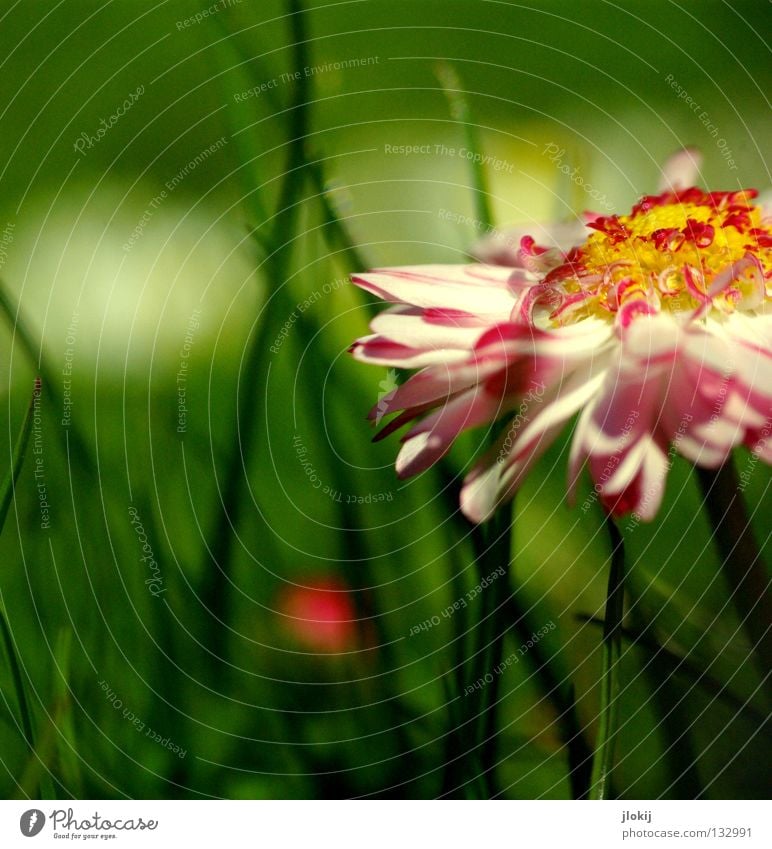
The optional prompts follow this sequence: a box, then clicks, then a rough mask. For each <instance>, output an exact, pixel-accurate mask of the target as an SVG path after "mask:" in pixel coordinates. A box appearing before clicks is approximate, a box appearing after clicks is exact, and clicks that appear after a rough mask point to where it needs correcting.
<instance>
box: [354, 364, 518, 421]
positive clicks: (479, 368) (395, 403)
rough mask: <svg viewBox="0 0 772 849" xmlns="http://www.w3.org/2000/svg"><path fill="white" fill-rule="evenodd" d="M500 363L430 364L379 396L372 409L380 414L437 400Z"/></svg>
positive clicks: (472, 382)
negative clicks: (390, 390)
mask: <svg viewBox="0 0 772 849" xmlns="http://www.w3.org/2000/svg"><path fill="white" fill-rule="evenodd" d="M503 365H504V363H497V362H489V363H486V364H480V363H477V362H475V361H474V360H471V361H464V362H461V363H454V364H451V365H434V366H430V367H429V368H426V369H424V370H423V371H420V372H418V374H415V375H413V376H412V377H411V378H409V379H408V380H406V381H405V383H403V384H402V385H401V386H398V387H397V388H396V389H395V390H394V392H391V393H389V395H387V396H386V397H384V398H382V399H381V400H380V401H379V403H378V404H377V405H376V407H375V408H374V409H376V408H377V409H378V412H379V413H380V415H381V416H383V415H388V414H389V413H393V412H395V411H396V410H401V409H405V408H407V407H413V406H416V405H420V404H427V403H440V402H441V401H442V400H444V399H447V398H449V397H450V396H452V395H455V394H457V393H458V392H461V391H463V390H464V389H469V388H470V387H471V386H474V385H475V384H476V383H481V382H482V381H484V380H485V379H486V378H488V377H489V376H490V375H491V374H493V373H495V372H496V371H500V370H501V369H502V367H503ZM371 417H374V416H371Z"/></svg>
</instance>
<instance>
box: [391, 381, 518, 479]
mask: <svg viewBox="0 0 772 849" xmlns="http://www.w3.org/2000/svg"><path fill="white" fill-rule="evenodd" d="M501 404H502V401H501V399H500V398H497V397H495V396H493V395H490V394H489V393H487V392H486V391H485V389H484V387H482V386H476V387H474V388H473V389H470V390H468V391H467V392H463V393H461V394H460V395H458V396H456V397H455V398H454V399H453V400H452V401H450V402H448V403H447V404H445V405H444V406H443V407H441V408H439V409H438V410H435V412H433V413H431V414H430V415H428V416H427V417H426V418H425V419H423V420H422V421H420V422H419V423H418V424H417V425H415V426H414V427H413V428H412V429H411V430H410V431H409V432H408V433H407V435H406V436H405V438H404V440H405V441H404V444H403V446H402V449H401V450H400V452H399V454H398V455H397V463H396V468H397V475H398V476H399V477H400V478H408V477H412V476H413V475H417V474H418V473H419V472H423V471H424V470H426V469H428V468H429V466H432V465H434V464H435V463H436V462H437V461H438V460H439V459H441V458H442V457H444V456H445V454H446V453H447V452H448V450H449V449H450V446H451V444H452V443H453V440H454V439H455V438H456V437H457V436H458V435H459V434H460V433H461V432H462V431H464V430H467V429H468V428H472V427H476V426H477V425H481V424H486V423H488V422H491V421H493V420H494V419H495V418H496V417H497V416H498V415H499V414H500V412H501Z"/></svg>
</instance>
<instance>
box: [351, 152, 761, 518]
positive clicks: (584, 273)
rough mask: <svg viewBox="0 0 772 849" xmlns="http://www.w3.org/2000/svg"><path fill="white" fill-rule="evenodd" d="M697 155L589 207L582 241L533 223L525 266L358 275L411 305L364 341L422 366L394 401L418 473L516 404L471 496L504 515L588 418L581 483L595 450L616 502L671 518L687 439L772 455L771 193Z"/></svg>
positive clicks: (393, 359)
mask: <svg viewBox="0 0 772 849" xmlns="http://www.w3.org/2000/svg"><path fill="white" fill-rule="evenodd" d="M696 166H697V157H696V154H695V153H694V152H693V151H682V152H681V153H679V154H678V155H677V156H676V157H675V158H674V159H673V160H671V161H670V162H669V163H668V164H667V165H666V166H665V170H664V173H665V183H666V186H663V187H662V188H663V190H662V191H661V192H660V193H659V194H657V195H647V196H645V197H643V198H641V200H639V202H638V203H637V204H635V206H634V207H633V208H632V210H631V211H630V212H629V213H628V214H627V215H611V216H597V215H592V214H587V215H586V216H585V220H584V223H583V225H582V226H581V230H582V231H583V233H582V235H578V233H577V238H576V241H575V243H574V244H573V245H567V244H566V243H565V242H566V238H567V235H568V234H569V233H570V228H566V227H565V225H564V226H562V227H561V228H560V229H559V231H558V232H557V233H556V234H555V236H554V238H553V239H552V243H551V244H548V245H538V244H537V243H536V242H535V241H534V239H533V238H531V237H530V236H528V235H522V238H521V239H520V246H519V249H518V250H516V251H509V252H504V253H502V251H501V239H500V238H499V239H498V240H488V242H487V243H484V244H482V245H481V246H479V248H478V251H477V253H478V255H481V256H482V257H483V258H484V259H488V260H495V261H496V262H499V263H500V262H502V261H503V262H507V263H508V265H499V264H491V263H487V264H486V263H481V264H473V265H465V266H416V267H406V268H391V269H383V270H379V271H374V272H372V273H370V274H362V275H356V276H355V277H354V282H355V283H356V284H357V285H359V286H361V287H362V288H364V289H366V290H367V291H369V292H372V293H374V294H376V295H378V296H379V297H382V298H384V299H385V300H387V301H392V302H395V303H396V306H393V307H392V308H391V309H389V310H386V311H385V312H384V313H381V315H379V316H378V317H376V318H375V320H374V321H373V323H372V330H373V335H371V336H367V337H365V338H363V339H360V340H358V341H357V342H356V343H355V344H354V345H353V347H352V352H353V354H354V356H355V357H356V358H357V359H360V360H362V361H364V362H369V363H377V364H378V365H381V366H387V367H401V368H409V369H419V371H418V373H417V374H415V375H413V376H412V377H411V378H410V379H409V380H407V381H406V382H405V383H403V384H402V385H400V386H399V388H398V389H397V390H396V391H395V392H394V393H393V394H392V395H390V396H389V398H388V400H387V402H386V405H385V406H386V409H384V402H383V401H382V402H381V405H380V409H379V411H378V413H379V414H381V415H382V414H383V413H384V412H387V413H394V412H398V411H401V412H400V415H398V416H397V417H396V418H395V419H393V420H392V421H391V422H390V423H389V424H388V425H387V426H386V427H385V428H384V429H383V430H382V431H381V433H380V434H379V438H380V437H383V436H385V435H388V434H389V433H391V432H393V431H394V430H396V429H398V428H399V427H401V426H402V425H404V424H407V423H408V422H413V426H412V427H411V428H410V430H408V432H407V433H406V434H405V436H404V437H403V446H402V450H401V451H400V453H399V456H398V457H397V472H398V474H399V475H400V476H402V477H407V476H409V475H413V474H416V473H418V472H420V471H423V470H424V469H426V468H427V467H428V466H430V465H431V464H433V463H435V462H436V461H437V460H439V459H440V458H441V457H442V456H443V455H444V454H445V453H446V452H447V451H448V449H449V448H450V445H451V444H452V442H453V440H454V439H455V438H456V436H457V435H458V434H459V433H461V432H462V431H463V430H466V429H467V428H471V427H474V426H477V425H483V424H490V423H492V422H494V421H497V420H498V419H501V418H504V417H506V416H510V417H511V418H510V421H509V425H508V426H505V427H504V428H503V430H502V434H501V436H500V438H499V440H498V443H497V444H496V445H494V446H493V447H492V448H491V450H490V451H489V452H488V453H487V455H486V456H484V457H483V458H482V459H481V460H480V462H478V464H477V465H476V466H475V467H474V468H473V469H472V471H471V473H470V474H469V475H468V476H467V478H466V480H465V482H464V486H463V489H462V493H461V508H462V510H463V512H464V513H465V514H466V515H467V516H468V517H469V518H470V519H471V520H472V521H475V522H479V521H484V520H486V519H488V518H489V517H490V516H491V515H492V514H493V512H494V511H495V509H496V508H497V506H498V505H499V504H501V503H502V502H504V501H506V500H507V499H508V498H511V496H512V495H513V494H514V492H515V491H516V490H517V488H518V486H519V485H520V484H521V482H522V480H523V479H524V477H525V475H526V474H527V473H528V471H529V470H530V469H531V468H532V466H533V464H534V462H535V461H536V460H537V459H538V457H539V456H540V455H541V454H542V453H543V452H544V450H545V449H546V448H547V447H548V446H549V444H550V443H551V442H552V441H553V440H554V438H555V437H556V436H557V434H558V433H559V432H560V430H561V429H562V428H563V427H564V426H565V424H566V423H567V421H568V420H569V419H570V418H571V417H573V416H574V415H575V414H576V413H579V418H578V421H577V425H576V428H575V431H574V434H573V439H572V446H571V456H570V461H569V474H568V486H569V494H572V493H573V489H574V486H575V483H576V480H577V478H578V475H579V473H580V470H581V468H582V466H583V465H584V464H585V463H586V464H587V466H588V467H589V471H590V474H591V476H592V478H593V480H594V483H595V492H597V493H598V494H599V496H600V498H601V500H602V501H603V503H604V505H605V506H606V508H607V509H609V510H611V511H612V512H614V513H615V514H617V515H619V514H624V513H627V512H635V513H636V514H637V515H638V516H639V517H640V518H642V519H645V520H646V519H651V518H653V516H654V515H655V513H656V511H657V509H658V507H659V504H660V502H661V499H662V494H663V491H664V483H665V478H666V475H667V470H668V469H669V467H670V456H669V455H670V452H671V451H672V450H676V451H678V452H679V453H681V454H682V455H683V456H685V457H686V458H688V459H689V460H690V461H692V462H693V463H696V464H699V465H703V466H710V467H716V466H718V465H720V464H721V463H722V462H723V461H724V460H725V459H726V457H727V455H728V454H729V453H730V451H731V450H732V448H733V447H734V446H736V445H738V444H741V443H744V444H746V445H747V446H749V447H750V448H751V449H752V450H753V451H754V452H755V453H756V454H757V455H758V456H759V457H761V458H762V459H764V460H765V461H766V462H772V441H770V440H769V433H770V427H771V425H772V415H771V413H772V312H770V309H769V304H770V294H771V293H770V288H769V278H770V275H771V274H772V250H771V249H772V222H771V221H770V219H769V218H768V217H766V213H765V211H764V209H763V208H762V207H761V206H760V205H758V204H757V203H756V197H757V192H756V191H754V190H744V191H726V192H704V191H702V190H701V189H698V188H695V187H693V186H690V185H689V184H690V183H691V182H692V180H693V176H694V173H695V171H696Z"/></svg>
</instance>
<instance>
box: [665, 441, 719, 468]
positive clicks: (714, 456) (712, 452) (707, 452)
mask: <svg viewBox="0 0 772 849" xmlns="http://www.w3.org/2000/svg"><path fill="white" fill-rule="evenodd" d="M674 445H675V446H676V449H677V451H678V453H679V454H680V455H681V456H682V457H685V458H686V459H687V460H688V461H689V462H690V463H693V464H694V465H695V466H703V467H705V468H708V469H716V468H718V467H719V466H720V465H721V464H722V463H723V462H724V460H726V458H727V456H728V454H729V452H728V451H727V449H726V447H725V446H723V445H714V444H713V443H711V442H707V441H705V440H703V439H699V438H698V437H696V436H694V435H693V434H691V433H684V434H682V435H681V436H679V438H678V439H676V440H675V442H674Z"/></svg>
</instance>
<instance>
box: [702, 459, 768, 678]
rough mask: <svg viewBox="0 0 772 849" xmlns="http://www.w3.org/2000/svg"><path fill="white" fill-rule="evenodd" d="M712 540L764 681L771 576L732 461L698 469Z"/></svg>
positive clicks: (766, 666)
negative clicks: (754, 532) (713, 467)
mask: <svg viewBox="0 0 772 849" xmlns="http://www.w3.org/2000/svg"><path fill="white" fill-rule="evenodd" d="M697 478H698V480H699V482H700V487H701V488H702V493H703V497H704V499H705V507H706V509H707V511H708V516H709V517H710V522H711V525H712V526H713V541H714V542H715V544H716V548H717V550H718V553H719V557H720V558H721V566H722V568H723V571H724V577H725V578H726V581H727V583H728V584H729V588H730V590H731V593H732V601H733V603H734V605H735V609H736V610H737V615H738V616H739V618H740V621H741V623H742V626H743V627H744V628H745V632H746V634H747V635H748V639H749V641H750V644H751V646H752V647H753V650H754V652H755V656H756V661H757V665H758V667H759V672H760V673H761V675H762V677H763V678H766V677H767V676H769V673H770V670H772V627H771V626H772V599H771V598H770V593H769V576H768V574H767V571H766V568H765V565H764V561H763V560H762V557H761V553H760V552H759V548H758V545H757V544H756V540H755V539H754V537H753V529H752V527H751V523H750V520H749V518H748V511H747V510H746V507H745V500H744V499H743V496H742V490H741V489H740V484H739V480H738V478H737V472H736V470H735V467H734V463H733V461H732V459H731V458H730V459H728V460H727V461H726V462H725V463H724V465H723V466H721V467H720V468H718V469H702V468H699V467H698V468H697Z"/></svg>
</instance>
